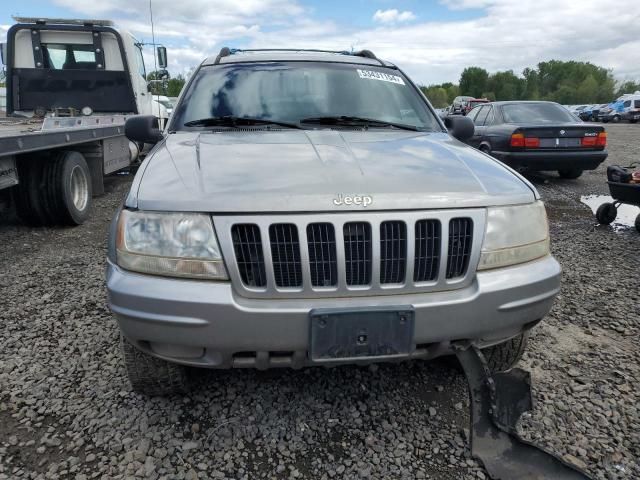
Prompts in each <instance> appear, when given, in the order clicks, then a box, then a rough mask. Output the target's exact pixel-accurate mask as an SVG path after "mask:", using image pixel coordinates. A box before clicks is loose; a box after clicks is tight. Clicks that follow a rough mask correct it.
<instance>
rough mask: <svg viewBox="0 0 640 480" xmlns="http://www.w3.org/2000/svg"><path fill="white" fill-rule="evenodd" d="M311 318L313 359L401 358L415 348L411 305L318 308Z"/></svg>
mask: <svg viewBox="0 0 640 480" xmlns="http://www.w3.org/2000/svg"><path fill="white" fill-rule="evenodd" d="M309 318H310V341H309V344H310V349H309V357H310V360H311V361H312V362H318V363H324V362H328V363H330V362H340V361H348V360H367V359H385V358H388V359H393V358H402V357H406V356H408V355H409V354H410V353H411V350H412V348H413V336H414V324H415V315H414V309H413V307H411V306H393V307H373V308H358V309H347V310H345V309H331V308H329V309H315V310H312V311H311V312H310V314H309Z"/></svg>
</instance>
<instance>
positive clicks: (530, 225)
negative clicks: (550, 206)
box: [478, 201, 549, 270]
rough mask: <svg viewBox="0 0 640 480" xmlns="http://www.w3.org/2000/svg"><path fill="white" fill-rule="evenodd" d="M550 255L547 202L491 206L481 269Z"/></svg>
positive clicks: (504, 265) (481, 255)
mask: <svg viewBox="0 0 640 480" xmlns="http://www.w3.org/2000/svg"><path fill="white" fill-rule="evenodd" d="M548 254H549V224H548V222H547V212H546V211H545V209H544V203H542V202H541V201H537V202H534V203H531V204H528V205H516V206H510V207H491V208H489V209H488V212H487V229H486V232H485V236H484V242H483V244H482V253H481V254H480V264H479V265H478V270H488V269H490V268H500V267H506V266H508V265H515V264H518V263H524V262H528V261H531V260H535V259H536V258H540V257H544V256H545V255H548Z"/></svg>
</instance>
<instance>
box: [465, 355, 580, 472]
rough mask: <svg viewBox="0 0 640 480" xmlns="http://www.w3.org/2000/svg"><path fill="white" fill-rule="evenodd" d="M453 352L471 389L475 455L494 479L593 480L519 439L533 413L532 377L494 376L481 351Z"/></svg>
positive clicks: (514, 373) (519, 374) (510, 373)
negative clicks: (520, 426)
mask: <svg viewBox="0 0 640 480" xmlns="http://www.w3.org/2000/svg"><path fill="white" fill-rule="evenodd" d="M455 347H456V348H455V352H456V356H457V357H458V360H459V361H460V364H461V365H462V368H463V370H464V373H465V375H466V376H467V381H468V383H469V393H470V400H471V411H470V419H471V426H470V429H469V432H470V437H471V454H472V455H473V457H474V458H475V459H477V460H479V461H480V462H482V464H483V465H484V467H485V469H486V470H487V472H488V473H489V475H490V476H491V478H492V479H494V480H513V479H516V478H517V479H518V480H593V479H592V477H590V476H589V475H587V473H585V472H583V471H581V470H579V469H578V468H576V467H574V466H572V465H569V464H568V463H566V462H565V461H563V460H562V459H560V458H559V457H557V456H555V455H553V454H552V453H549V452H547V451H546V450H543V449H541V448H539V447H536V446H535V445H533V444H531V443H529V442H527V441H525V440H523V439H521V438H520V437H519V436H518V434H517V433H516V423H517V421H518V419H519V418H520V416H521V415H522V414H523V413H524V412H526V411H528V410H531V407H532V400H531V378H530V375H529V372H526V371H524V370H522V369H519V368H513V369H511V370H510V371H508V372H504V373H498V374H495V375H493V376H492V375H491V373H490V372H489V369H488V368H487V363H486V361H485V358H484V356H483V355H482V352H481V351H480V350H479V349H478V348H476V347H474V346H470V345H468V344H457V345H456V346H455Z"/></svg>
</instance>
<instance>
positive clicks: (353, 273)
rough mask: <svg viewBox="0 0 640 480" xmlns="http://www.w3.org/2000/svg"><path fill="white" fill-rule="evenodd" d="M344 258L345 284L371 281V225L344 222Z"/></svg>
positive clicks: (364, 283)
mask: <svg viewBox="0 0 640 480" xmlns="http://www.w3.org/2000/svg"><path fill="white" fill-rule="evenodd" d="M343 234H344V260H345V274H346V279H347V285H369V284H370V283H371V225H369V224H368V223H366V222H350V223H345V224H344V229H343Z"/></svg>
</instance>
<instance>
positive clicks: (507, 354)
mask: <svg viewBox="0 0 640 480" xmlns="http://www.w3.org/2000/svg"><path fill="white" fill-rule="evenodd" d="M528 341H529V332H523V333H521V334H520V335H517V336H515V337H513V338H510V339H509V340H507V341H506V342H502V343H498V344H497V345H492V346H491V347H487V348H483V349H482V353H483V354H484V358H485V359H486V360H487V366H488V367H489V370H491V372H494V373H495V372H504V371H506V370H509V369H510V368H513V367H514V366H515V364H516V363H518V361H519V360H520V358H521V357H522V354H523V353H524V351H525V349H526V348H527V343H528Z"/></svg>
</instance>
